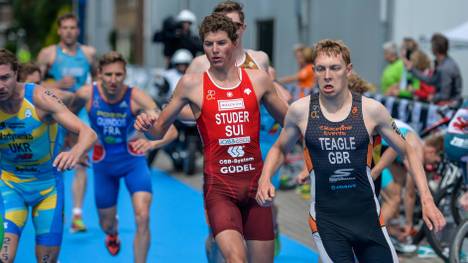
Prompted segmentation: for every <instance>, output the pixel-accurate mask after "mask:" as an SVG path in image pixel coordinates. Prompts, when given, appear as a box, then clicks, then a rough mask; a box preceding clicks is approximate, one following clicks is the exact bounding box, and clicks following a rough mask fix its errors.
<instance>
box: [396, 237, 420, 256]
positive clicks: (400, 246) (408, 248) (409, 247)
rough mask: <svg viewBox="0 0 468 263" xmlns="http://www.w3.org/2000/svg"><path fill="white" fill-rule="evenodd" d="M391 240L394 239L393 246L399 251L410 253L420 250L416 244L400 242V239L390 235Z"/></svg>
mask: <svg viewBox="0 0 468 263" xmlns="http://www.w3.org/2000/svg"><path fill="white" fill-rule="evenodd" d="M390 240H391V241H392V244H393V247H395V250H396V251H397V252H398V253H402V254H408V253H414V252H416V251H417V250H418V247H417V246H416V245H413V244H405V243H403V242H400V241H399V240H398V239H396V238H394V237H390Z"/></svg>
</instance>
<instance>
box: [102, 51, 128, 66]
mask: <svg viewBox="0 0 468 263" xmlns="http://www.w3.org/2000/svg"><path fill="white" fill-rule="evenodd" d="M117 62H121V63H123V65H124V68H125V66H126V65H127V61H126V60H125V58H124V57H123V56H122V54H120V53H119V52H117V51H109V52H107V53H106V54H104V55H102V57H101V58H100V59H99V62H98V67H99V70H102V68H103V67H104V66H106V65H109V64H113V63H117Z"/></svg>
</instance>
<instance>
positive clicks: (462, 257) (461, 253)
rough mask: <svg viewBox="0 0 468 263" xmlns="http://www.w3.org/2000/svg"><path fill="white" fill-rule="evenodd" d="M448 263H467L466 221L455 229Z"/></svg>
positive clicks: (467, 239) (467, 232) (467, 240)
mask: <svg viewBox="0 0 468 263" xmlns="http://www.w3.org/2000/svg"><path fill="white" fill-rule="evenodd" d="M449 262H450V263H468V221H465V222H464V223H463V224H461V225H460V226H459V227H458V228H457V232H456V234H455V236H454V238H453V242H452V244H451V245H450V259H449Z"/></svg>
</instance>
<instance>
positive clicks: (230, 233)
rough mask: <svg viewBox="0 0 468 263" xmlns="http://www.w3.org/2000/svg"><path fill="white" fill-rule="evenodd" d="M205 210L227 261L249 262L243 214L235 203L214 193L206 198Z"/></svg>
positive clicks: (217, 242)
mask: <svg viewBox="0 0 468 263" xmlns="http://www.w3.org/2000/svg"><path fill="white" fill-rule="evenodd" d="M205 209H206V213H207V216H208V222H209V223H210V226H211V229H212V230H213V236H214V237H215V240H216V244H217V245H218V247H219V249H220V250H221V253H222V254H223V257H224V259H225V261H226V262H247V253H246V247H245V241H244V237H243V231H242V214H241V211H240V209H239V207H238V206H237V204H236V203H235V201H234V200H233V199H232V198H230V197H227V196H225V195H224V194H221V193H217V192H214V191H212V192H210V195H209V196H208V197H207V196H205ZM270 216H271V215H270ZM270 219H271V217H270Z"/></svg>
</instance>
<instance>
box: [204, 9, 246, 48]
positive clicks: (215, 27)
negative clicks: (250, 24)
mask: <svg viewBox="0 0 468 263" xmlns="http://www.w3.org/2000/svg"><path fill="white" fill-rule="evenodd" d="M217 31H224V32H226V33H227V35H228V37H229V39H231V41H232V42H235V41H236V40H237V27H236V25H235V24H234V22H232V20H231V19H230V18H229V17H227V16H225V15H223V14H219V13H213V14H211V15H209V16H206V17H205V18H204V19H203V21H202V23H201V25H200V29H199V34H200V38H201V40H202V41H205V35H206V34H208V33H214V32H217Z"/></svg>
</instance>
